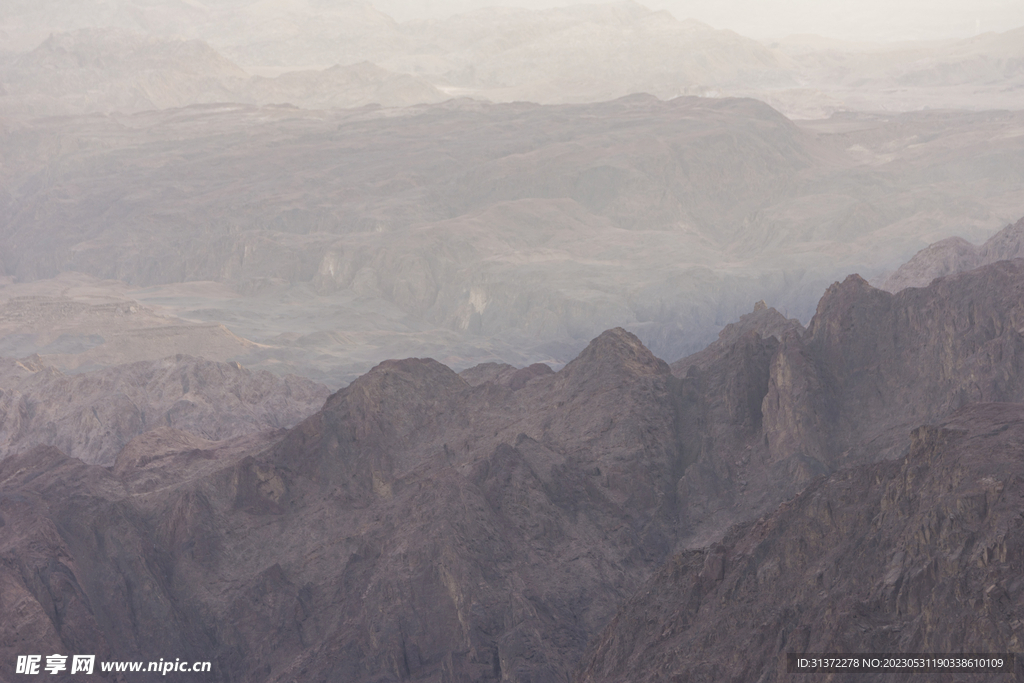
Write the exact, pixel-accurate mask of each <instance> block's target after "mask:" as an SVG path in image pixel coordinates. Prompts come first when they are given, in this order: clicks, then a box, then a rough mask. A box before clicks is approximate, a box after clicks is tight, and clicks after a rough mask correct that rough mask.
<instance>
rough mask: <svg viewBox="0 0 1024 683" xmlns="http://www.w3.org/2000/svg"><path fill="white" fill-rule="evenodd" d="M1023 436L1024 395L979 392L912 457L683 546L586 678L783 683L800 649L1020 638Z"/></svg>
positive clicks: (920, 436) (599, 651)
mask: <svg viewBox="0 0 1024 683" xmlns="http://www.w3.org/2000/svg"><path fill="white" fill-rule="evenodd" d="M1022 446H1024V407H1022V406H1020V405H1016V404H1015V405H1008V404H993V403H982V404H975V405H972V406H969V407H967V408H964V409H962V410H960V411H958V412H957V413H955V414H954V415H953V416H952V417H950V418H949V419H947V420H944V421H943V422H942V423H940V424H939V425H937V426H923V427H920V428H918V429H916V430H914V432H913V438H912V442H911V445H910V450H909V453H908V454H907V456H906V457H904V458H902V459H901V460H899V461H897V462H884V463H877V464H872V465H863V466H860V467H857V468H851V469H844V470H842V471H840V472H837V473H835V474H833V475H832V476H830V477H828V478H826V479H821V480H818V481H816V482H815V483H813V484H812V485H811V486H810V487H808V488H807V490H805V491H804V492H803V493H801V494H800V495H799V496H797V497H796V498H795V499H793V500H791V501H789V502H787V503H786V504H785V505H783V506H782V507H781V508H779V509H778V510H777V511H775V512H773V513H772V514H770V515H767V516H766V517H763V518H761V519H760V520H758V521H756V522H751V523H747V524H744V525H741V526H739V527H737V528H735V529H733V530H732V531H730V532H729V534H727V535H726V537H725V538H724V539H722V541H721V543H717V544H715V545H713V546H711V547H709V548H705V549H701V550H692V551H689V552H686V553H683V554H680V555H677V556H675V557H673V558H672V559H671V560H670V561H669V562H667V563H666V565H665V566H664V567H663V568H662V569H661V570H660V571H659V572H658V574H657V575H656V576H655V577H654V578H652V579H651V581H649V582H648V583H647V584H646V585H645V586H644V587H643V588H641V589H640V591H638V593H637V595H636V596H635V597H634V598H632V599H631V600H630V601H629V602H628V603H627V604H626V605H625V606H624V607H623V608H622V609H621V610H620V611H619V613H618V614H617V615H616V617H615V619H614V620H613V621H612V623H611V624H609V626H608V628H607V629H606V630H605V631H604V633H603V634H602V635H601V637H600V638H599V639H598V640H597V641H596V642H595V644H594V645H593V647H592V648H591V651H590V652H589V653H588V655H587V657H586V659H585V660H584V664H583V666H582V667H581V671H580V673H579V675H578V676H577V678H576V679H575V680H577V681H580V683H583V682H586V683H598V682H599V681H609V682H610V681H624V680H629V681H636V682H637V683H641V682H644V681H679V682H680V683H682V682H684V681H711V680H714V681H758V682H759V683H769V682H771V681H783V680H790V679H791V678H792V676H793V675H792V674H788V673H786V653H787V652H798V653H800V652H820V653H858V652H864V653H867V652H892V653H939V654H941V653H954V652H977V653H993V654H995V653H1006V652H1019V651H1020V648H1021V646H1022V644H1024V640H1022V639H1024V633H1022V627H1024V622H1022V621H1021V615H1022V613H1024V581H1022V580H1021V572H1022V571H1024V531H1022V526H1021V510H1022V509H1024V486H1022V482H1024V459H1022V458H1021V447H1022ZM1020 673H1021V667H1020V665H1019V664H1018V668H1017V671H1016V673H1014V674H990V675H988V676H984V677H983V678H984V680H987V681H1013V680H1019V678H1018V677H1019V676H1020ZM864 677H865V674H846V675H842V674H836V675H833V676H830V677H829V680H833V681H850V682H852V681H859V680H864ZM918 678H920V676H917V675H914V674H907V673H903V674H889V675H887V676H886V677H885V680H887V681H912V680H917V679H918ZM928 678H929V680H936V681H954V680H962V679H963V678H964V676H963V674H960V675H952V674H946V675H942V674H933V675H929V677H928Z"/></svg>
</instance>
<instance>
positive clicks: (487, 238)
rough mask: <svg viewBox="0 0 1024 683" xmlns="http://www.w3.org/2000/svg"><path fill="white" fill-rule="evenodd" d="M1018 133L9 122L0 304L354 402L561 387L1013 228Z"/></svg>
mask: <svg viewBox="0 0 1024 683" xmlns="http://www.w3.org/2000/svg"><path fill="white" fill-rule="evenodd" d="M1020 126H1021V116H1020V115H1019V114H1018V113H1014V112H990V113H967V112H961V113H930V112H920V113H912V114H900V115H893V116H889V115H877V114H863V115H859V114H856V115H855V114H849V115H845V116H836V117H833V118H831V119H826V120H823V121H816V122H803V123H795V122H793V121H790V120H788V119H786V118H785V117H783V116H782V115H780V114H779V113H778V112H777V111H775V110H773V109H771V108H770V107H768V106H766V105H764V104H762V103H760V102H757V101H755V100H750V99H712V98H697V97H692V98H678V99H676V100H673V101H671V102H662V101H659V100H657V99H656V98H653V97H648V96H633V97H628V98H623V99H620V100H615V101H613V102H608V103H597V104H580V105H558V106H542V105H533V104H526V103H518V104H508V105H496V104H487V103H481V102H476V101H468V100H457V101H451V102H446V103H439V104H434V105H422V106H417V107H405V108H399V109H380V108H364V109H355V110H332V111H329V112H328V111H306V110H299V109H295V108H290V107H276V106H275V107H252V106H243V105H204V106H193V107H187V108H184V109H173V110H162V111H156V112H148V113H139V114H134V115H130V116H127V115H117V116H109V117H108V116H87V117H71V118H50V119H36V120H33V121H18V120H14V119H11V120H8V121H7V122H6V123H4V128H3V132H2V133H0V158H2V160H3V164H2V166H0V177H2V182H0V188H3V193H4V194H2V195H0V204H3V205H4V207H5V210H4V211H0V272H2V273H3V276H5V277H6V278H8V280H7V282H6V285H5V287H4V288H2V289H0V296H2V297H4V298H7V297H8V295H7V294H6V292H11V294H10V295H9V296H11V297H14V296H20V295H16V294H15V293H16V292H19V291H23V290H24V291H26V292H28V291H40V292H41V291H45V292H47V296H49V297H56V298H60V297H61V292H63V291H64V288H65V285H62V284H60V282H59V281H58V280H59V278H66V277H80V276H74V275H72V273H74V272H78V273H83V274H86V275H88V276H89V277H91V278H93V279H94V285H90V286H95V287H98V288H103V287H107V288H108V289H110V290H111V292H112V293H108V294H107V296H108V298H110V297H114V298H115V299H116V300H117V301H119V302H121V303H118V304H117V305H119V306H120V305H122V304H124V305H127V306H128V307H129V308H131V307H132V306H134V307H135V308H136V310H138V311H140V312H145V311H150V312H151V313H147V314H146V316H142V315H141V314H140V315H133V316H121V317H120V318H118V320H119V322H118V323H117V325H118V326H123V325H127V324H128V319H129V318H133V319H137V320H140V321H141V320H142V319H143V318H145V319H146V320H150V322H149V323H147V324H149V325H151V326H159V327H163V326H164V325H165V324H166V323H161V322H158V321H157V320H155V319H151V318H149V317H147V316H149V315H155V316H158V317H159V316H163V317H164V318H165V319H170V318H172V317H173V318H174V319H176V320H178V321H179V323H181V324H183V325H184V324H185V323H188V324H191V325H193V326H194V327H193V330H192V331H191V332H188V335H193V334H200V333H202V334H204V335H206V336H207V337H209V338H210V339H208V340H207V341H205V342H203V343H202V344H198V343H196V344H191V342H187V340H188V339H190V338H191V337H188V336H186V337H183V338H182V339H183V340H182V342H181V347H179V348H173V347H170V346H168V345H164V346H161V347H160V348H159V349H156V350H154V352H153V354H152V355H148V356H145V355H134V356H132V357H131V358H130V360H159V359H160V358H163V357H165V356H167V355H174V354H176V353H183V354H186V355H201V356H206V355H207V354H208V353H213V351H208V352H201V351H199V350H198V349H199V348H201V347H203V346H204V345H205V346H208V347H210V348H211V349H213V348H216V349H218V351H217V354H218V355H217V356H216V357H210V359H211V360H225V361H236V362H239V363H241V364H243V365H245V366H247V367H251V368H254V369H266V370H271V371H274V372H278V373H281V374H287V373H289V372H291V373H296V374H303V375H306V376H308V377H310V378H311V379H314V380H317V381H322V382H326V383H328V384H331V385H332V386H333V387H334V388H337V387H339V386H341V385H342V384H343V383H344V382H347V381H351V379H353V378H355V377H356V376H358V375H359V374H361V373H363V372H365V371H366V370H368V369H369V368H370V367H372V366H373V365H374V364H375V363H377V362H379V361H380V360H381V359H383V358H387V357H402V356H423V355H440V360H442V361H444V362H445V363H448V364H450V365H452V366H453V367H456V368H457V369H459V370H461V369H464V368H466V367H470V366H472V365H475V364H477V363H480V362H488V361H495V362H497V361H502V362H513V363H516V364H522V365H529V364H532V363H535V362H547V363H551V364H552V365H553V366H555V367H560V366H561V365H564V364H565V363H567V362H568V361H570V360H571V359H572V358H573V357H574V356H575V355H576V354H577V353H578V352H579V351H580V350H581V349H582V348H583V346H585V345H586V343H587V341H588V340H589V339H592V338H593V337H594V336H596V335H597V334H599V333H600V332H601V331H602V330H603V329H607V328H609V327H614V326H624V327H626V328H627V329H629V330H630V331H632V332H634V333H635V334H637V335H638V336H639V337H640V338H641V339H643V340H644V342H645V344H647V345H648V346H650V347H651V348H652V349H653V350H654V351H655V352H656V353H657V354H659V355H661V356H663V357H667V358H679V357H681V356H683V355H685V354H687V353H692V352H694V351H696V350H698V349H700V348H702V347H703V346H704V345H705V344H707V343H708V342H709V341H711V340H713V339H714V337H715V335H716V333H717V331H718V330H719V329H721V327H722V325H724V324H726V323H728V322H730V321H732V320H735V319H736V317H738V316H739V315H740V314H741V313H743V312H745V311H748V310H749V309H750V306H751V304H752V302H754V301H757V300H759V299H763V300H765V301H766V302H767V303H769V304H770V305H772V306H774V307H776V308H778V309H780V310H784V311H785V312H786V315H787V317H795V318H798V319H800V320H802V321H804V322H806V321H808V320H809V319H810V317H811V315H812V314H813V313H814V306H815V302H816V300H817V298H818V296H819V295H820V292H821V291H822V290H823V289H824V288H825V286H827V284H828V283H829V282H832V281H833V280H835V279H836V278H840V277H843V276H844V275H845V273H848V272H861V273H862V274H864V276H865V277H867V278H869V279H872V280H873V279H875V278H877V277H879V276H880V275H882V274H883V273H884V272H886V271H889V270H892V269H893V268H895V267H896V266H898V264H899V263H901V262H902V261H904V260H905V259H906V258H908V257H910V256H911V255H912V254H913V253H915V252H916V251H918V250H919V249H921V248H922V247H925V246H926V245H928V244H929V243H932V242H935V241H936V240H937V239H940V238H942V237H947V236H950V235H959V236H961V237H963V238H965V239H971V240H975V241H980V240H983V239H985V238H987V237H989V236H990V235H991V234H992V233H993V232H995V231H996V230H998V229H999V228H1001V227H1003V226H1005V225H1007V224H1008V223H1011V222H1013V221H1016V220H1017V219H1018V218H1019V217H1020V215H1021V208H1020V207H1021V206H1022V203H1024V195H1022V190H1021V188H1022V187H1024V168H1022V167H1021V165H1020V163H1019V161H1020V159H1021V158H1022V151H1021V145H1024V138H1022V137H1020V136H1019V134H1018V131H1019V130H1020ZM51 280H53V282H52V283H51V284H49V285H47V284H46V283H47V282H50V281H51ZM97 280H98V282H97ZM117 282H120V283H122V284H117ZM104 283H106V284H104ZM32 287H35V288H36V289H31V288H32ZM72 289H73V291H77V290H75V289H74V288H72ZM26 295H28V294H26ZM89 301H91V300H87V301H83V302H79V303H89ZM75 305H77V304H75ZM89 305H90V306H92V304H91V303H89ZM48 310H49V309H48ZM88 310H90V311H95V312H96V313H97V314H99V313H100V309H95V308H90V309H88ZM102 310H106V309H102ZM86 318H87V316H85V315H84V314H83V315H82V316H81V317H79V318H77V320H79V321H81V323H82V327H81V329H80V330H77V331H76V330H75V329H70V328H68V329H64V330H63V333H64V334H68V335H72V336H75V335H77V336H81V337H88V336H90V335H99V337H101V338H102V340H103V344H108V345H109V344H113V340H112V339H111V338H108V337H112V331H113V329H118V327H114V328H108V330H100V329H99V327H97V325H94V324H92V323H89V322H88V320H87V319H86ZM13 320H15V318H8V321H13ZM18 320H22V321H23V322H22V323H20V324H18V325H10V324H9V322H5V323H4V325H3V326H4V329H5V330H6V332H5V334H4V337H5V338H6V341H3V340H0V345H5V346H10V347H11V348H14V349H17V351H16V352H15V351H11V352H8V353H9V355H15V356H16V357H20V356H24V355H29V354H32V353H39V354H40V355H41V356H42V357H43V358H44V360H45V361H46V362H49V363H52V364H54V365H55V366H56V367H57V368H58V369H60V370H61V371H66V370H72V369H74V368H77V367H89V366H90V365H89V364H90V363H93V364H102V362H106V363H114V364H116V363H120V362H126V361H127V360H129V358H124V359H120V360H119V359H116V358H112V359H110V360H107V361H101V359H100V358H99V357H98V356H99V355H100V354H101V349H102V348H108V347H105V346H102V345H101V346H96V344H98V343H100V342H99V340H95V343H94V342H90V344H91V347H95V349H94V350H88V349H87V350H84V351H82V353H85V354H91V355H87V356H83V357H80V358H79V357H69V356H68V355H66V354H65V355H63V356H62V357H61V358H55V357H53V355H54V350H53V349H48V348H47V345H48V344H49V343H51V341H52V339H51V338H50V336H48V330H49V329H50V328H51V327H52V325H53V321H52V320H50V319H49V318H47V319H46V320H45V321H43V320H40V321H39V322H38V323H36V324H30V323H29V321H28V320H27V319H18ZM104 324H106V323H104ZM33 325H34V326H33ZM218 325H221V326H224V328H226V330H227V331H229V332H230V334H231V335H234V336H235V337H234V338H232V337H229V336H228V335H227V334H226V333H225V331H224V330H222V329H221V328H220V327H217V326H218ZM140 326H141V323H140ZM10 335H15V336H13V337H12V336H10ZM164 336H166V335H164ZM168 338H169V337H168ZM214 338H215V339H216V343H214V341H213V339H214ZM238 338H241V339H238ZM33 340H35V341H33ZM148 343H149V342H147V344H148ZM190 344H191V345H190ZM123 346H124V348H125V352H126V353H127V352H129V351H130V352H131V353H134V354H141V353H142V352H143V351H145V349H146V348H148V347H147V346H146V345H143V344H126V345H123ZM229 349H235V350H234V351H229ZM58 353H59V352H58ZM103 353H105V352H103Z"/></svg>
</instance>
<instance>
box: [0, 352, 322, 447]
mask: <svg viewBox="0 0 1024 683" xmlns="http://www.w3.org/2000/svg"><path fill="white" fill-rule="evenodd" d="M329 393H330V392H329V391H328V389H327V387H325V386H323V385H322V384H317V383H316V382H313V381H310V380H308V379H305V378H302V377H296V376H294V375H289V376H287V377H283V378H282V377H276V376H274V375H271V374H270V373H269V372H266V371H260V372H251V371H249V370H246V369H245V368H243V367H241V366H240V365H238V364H237V363H217V362H213V361H208V360H202V359H199V358H192V357H189V356H181V355H179V356H174V357H172V358H165V359H164V360H161V361H147V362H139V363H130V364H125V365H116V366H113V367H110V368H106V369H103V370H97V371H93V372H86V373H81V374H77V375H65V374H63V373H61V372H59V371H58V370H56V369H55V368H53V367H52V366H50V365H47V364H45V363H43V362H41V361H39V359H38V357H34V358H25V359H22V360H13V359H8V358H0V458H3V457H6V456H7V455H9V454H12V453H18V452H22V451H26V450H29V449H30V448H31V447H33V446H36V445H45V446H51V447H54V448H57V449H59V450H60V451H61V452H63V453H65V454H67V455H70V456H73V457H76V458H79V459H81V460H84V461H85V462H89V463H95V464H98V465H112V464H113V463H114V459H115V457H116V456H117V454H118V452H120V451H121V449H122V448H123V447H124V446H125V445H126V444H127V443H128V442H129V441H131V440H132V439H134V438H135V437H136V436H138V435H139V434H142V433H143V432H147V431H149V430H152V429H154V428H158V427H171V428H174V429H176V430H179V431H182V432H187V433H189V434H192V435H194V436H196V437H199V438H200V439H208V440H212V441H220V440H223V439H228V438H232V437H236V436H241V435H243V434H254V433H257V432H261V431H265V430H268V429H280V428H284V427H291V426H294V425H295V424H297V423H298V422H299V421H301V420H302V419H303V418H305V417H307V416H308V415H310V414H312V413H313V412H315V411H316V410H317V409H319V408H320V407H321V406H322V405H323V402H324V400H326V398H327V396H328V394H329Z"/></svg>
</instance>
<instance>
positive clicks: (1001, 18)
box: [371, 0, 1024, 41]
mask: <svg viewBox="0 0 1024 683" xmlns="http://www.w3.org/2000/svg"><path fill="white" fill-rule="evenodd" d="M371 1H372V3H373V5H374V6H375V7H377V8H378V9H380V10H381V11H383V12H386V13H387V14H389V15H391V16H392V17H394V18H395V19H397V20H399V21H403V20H407V19H421V18H427V17H432V16H434V17H438V16H446V15H450V14H456V13H459V12H465V11H468V10H472V9H476V8H479V7H487V6H495V5H505V6H519V7H529V8H531V9H544V8H550V7H559V6H564V5H571V4H584V3H583V2H581V1H580V0H509V1H508V2H500V0H499V1H494V0H490V1H489V0H371ZM640 4H643V5H646V6H647V7H650V8H651V9H666V10H668V11H670V12H671V13H672V14H673V15H675V17H676V18H677V19H686V18H693V19H697V20H699V21H702V22H704V23H706V24H710V25H711V26H714V27H715V28H727V29H732V30H734V31H736V32H737V33H740V34H742V35H745V36H748V37H751V38H758V39H773V38H781V37H784V36H787V35H791V34H795V33H816V34H819V35H825V36H829V37H833V38H841V39H845V40H876V41H894V40H932V39H941V38H968V37H970V36H973V35H976V34H978V33H984V32H988V31H995V32H1002V31H1007V30H1009V29H1013V28H1017V27H1020V26H1024V0H953V1H949V0H856V1H855V2H854V1H852V0H844V1H843V2H838V1H837V0H642V1H641V2H640Z"/></svg>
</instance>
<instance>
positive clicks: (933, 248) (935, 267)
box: [879, 218, 1024, 293]
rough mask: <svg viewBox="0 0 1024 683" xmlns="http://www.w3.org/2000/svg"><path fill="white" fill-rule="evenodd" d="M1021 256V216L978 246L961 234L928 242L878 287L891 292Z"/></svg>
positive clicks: (1023, 235)
mask: <svg viewBox="0 0 1024 683" xmlns="http://www.w3.org/2000/svg"><path fill="white" fill-rule="evenodd" d="M1022 256H1024V218H1022V219H1021V220H1019V221H1017V222H1016V223H1014V224H1013V225H1007V226H1006V227H1005V228H1003V229H1002V230H1000V231H999V232H997V233H996V234H995V235H993V236H992V237H990V238H989V239H988V240H986V241H985V243H984V244H981V245H974V244H971V243H970V242H968V241H967V240H965V239H963V238H961V237H948V238H946V239H944V240H941V241H939V242H936V243H935V244H931V245H928V246H927V247H926V248H924V249H922V250H921V251H919V252H917V254H915V255H914V257H913V258H911V259H910V260H909V261H907V262H906V263H904V264H903V265H902V266H900V267H899V268H897V269H896V271H895V272H893V273H891V274H890V275H889V276H887V277H886V278H885V279H884V280H883V281H882V282H881V283H880V284H879V287H881V288H882V289H884V290H886V291H889V292H893V293H895V292H898V291H900V290H901V289H906V288H907V287H924V286H926V285H928V283H930V282H931V281H932V280H934V279H936V278H939V277H944V276H946V275H953V274H955V273H961V272H963V271H965V270H971V269H972V268H977V267H979V266H983V265H986V264H988V263H995V262H996V261H1004V260H1006V259H1014V258H1021V257H1022Z"/></svg>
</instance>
